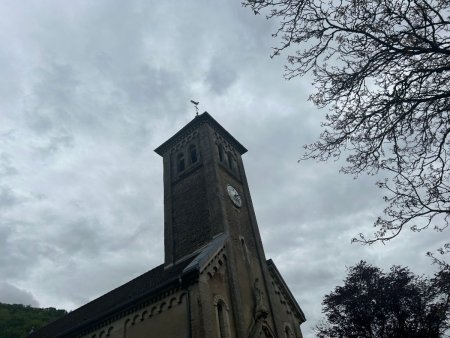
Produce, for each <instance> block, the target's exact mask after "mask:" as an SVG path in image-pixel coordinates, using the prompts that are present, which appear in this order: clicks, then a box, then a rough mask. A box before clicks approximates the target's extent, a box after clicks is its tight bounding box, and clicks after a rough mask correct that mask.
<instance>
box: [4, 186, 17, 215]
mask: <svg viewBox="0 0 450 338" xmlns="http://www.w3.org/2000/svg"><path fill="white" fill-rule="evenodd" d="M19 203H21V200H20V198H19V197H18V196H17V195H16V194H15V193H14V192H13V190H12V189H11V188H10V187H8V186H0V210H1V209H6V208H11V207H13V206H16V205H17V204H19Z"/></svg>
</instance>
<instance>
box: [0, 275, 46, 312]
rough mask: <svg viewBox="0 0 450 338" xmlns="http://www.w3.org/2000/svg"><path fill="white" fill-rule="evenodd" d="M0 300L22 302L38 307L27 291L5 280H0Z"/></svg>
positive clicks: (11, 302) (3, 301) (14, 302)
mask: <svg viewBox="0 0 450 338" xmlns="http://www.w3.org/2000/svg"><path fill="white" fill-rule="evenodd" d="M0 302H1V303H6V304H24V305H30V306H33V307H38V306H39V303H38V301H37V300H36V298H34V296H33V294H32V293H31V292H29V291H26V290H23V289H21V288H18V287H16V286H14V285H12V284H10V283H7V282H4V281H2V282H0Z"/></svg>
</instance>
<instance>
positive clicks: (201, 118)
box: [155, 111, 247, 156]
mask: <svg viewBox="0 0 450 338" xmlns="http://www.w3.org/2000/svg"><path fill="white" fill-rule="evenodd" d="M203 123H208V124H209V125H210V126H211V127H212V128H214V129H216V130H218V131H219V132H220V134H221V135H222V137H224V138H225V139H226V140H227V141H228V142H229V143H230V144H231V145H233V147H234V148H235V149H236V150H237V151H238V152H239V153H240V154H241V155H242V154H244V153H246V152H247V149H246V148H245V147H244V146H243V145H242V144H240V143H239V141H237V140H236V139H235V138H234V137H233V136H232V135H231V134H230V133H229V132H228V131H226V130H225V128H224V127H222V126H221V125H220V124H219V122H217V121H216V120H214V118H213V117H212V116H211V115H209V113H208V112H206V111H205V112H204V113H203V114H200V115H198V116H196V117H195V118H194V119H193V120H192V121H191V122H189V123H188V124H187V125H185V126H184V127H183V128H181V129H180V131H178V132H177V133H176V134H175V135H173V136H172V137H171V138H169V139H168V140H167V141H166V142H164V143H163V144H161V145H160V146H159V147H158V148H156V149H155V152H156V153H157V154H158V155H161V156H163V155H164V153H165V152H166V151H167V150H169V149H170V148H171V147H172V146H173V145H174V144H176V143H177V142H179V141H180V139H182V138H184V137H185V136H187V135H188V134H190V133H191V132H192V131H193V130H194V129H196V128H198V127H199V126H200V125H201V124H203Z"/></svg>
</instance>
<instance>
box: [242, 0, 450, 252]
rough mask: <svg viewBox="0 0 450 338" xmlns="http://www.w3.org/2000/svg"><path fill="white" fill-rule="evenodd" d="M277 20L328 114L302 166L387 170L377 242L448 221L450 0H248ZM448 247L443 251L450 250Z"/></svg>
mask: <svg viewBox="0 0 450 338" xmlns="http://www.w3.org/2000/svg"><path fill="white" fill-rule="evenodd" d="M244 5H245V6H250V7H251V8H252V9H253V11H254V12H255V13H256V14H259V13H265V14H266V15H267V17H268V18H269V19H274V20H278V21H277V22H279V26H278V30H277V31H276V32H275V33H274V37H278V38H279V40H280V45H279V46H278V47H276V48H275V49H274V53H273V56H275V55H279V54H280V53H281V52H286V53H287V54H288V57H287V60H288V62H287V65H286V73H285V76H286V78H288V79H292V78H294V77H298V76H302V75H305V74H306V73H308V72H310V71H311V72H312V73H313V75H314V84H315V86H316V92H315V93H314V94H313V95H311V100H312V101H313V102H314V103H315V104H316V105H317V106H318V107H321V108H322V107H328V108H329V109H330V113H329V115H327V117H326V120H325V122H324V123H323V131H322V133H321V135H320V137H319V139H318V141H316V142H315V143H313V144H310V145H307V146H305V148H306V152H305V154H304V156H303V158H302V159H315V160H319V161H326V160H328V159H330V158H338V157H340V156H341V155H344V154H345V156H346V161H347V162H346V163H347V164H346V165H345V166H344V167H343V168H342V171H343V172H344V173H348V174H352V175H355V176H358V175H359V174H361V173H369V174H377V173H379V172H387V173H389V174H388V175H386V176H387V177H389V178H388V179H386V180H382V181H380V182H378V185H379V187H380V188H382V189H384V190H385V191H386V196H385V201H386V202H387V207H386V209H385V210H384V215H383V216H382V217H379V218H378V220H377V221H376V223H375V225H376V227H377V231H376V233H375V234H374V236H371V237H370V238H366V237H364V235H362V234H361V235H360V237H359V238H355V239H354V240H355V241H363V242H365V243H373V242H374V241H386V240H389V239H392V238H393V237H395V236H397V235H398V234H399V233H400V232H401V231H402V229H403V228H405V227H410V228H411V229H412V230H414V231H420V230H423V229H425V228H434V229H435V230H437V231H442V230H444V229H445V228H446V227H448V225H449V221H450V218H449V217H450V181H449V179H450V173H449V170H450V168H449V165H450V162H449V160H450V157H449V156H450V154H449V150H450V149H449V145H450V138H449V133H450V0H328V1H326V0H247V2H246V3H244ZM449 249H450V247H449V244H447V246H444V247H443V248H441V250H442V251H449Z"/></svg>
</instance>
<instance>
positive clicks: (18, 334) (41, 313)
mask: <svg viewBox="0 0 450 338" xmlns="http://www.w3.org/2000/svg"><path fill="white" fill-rule="evenodd" d="M65 314H67V311H66V310H57V309H55V308H52V307H50V308H47V309H40V308H33V307H30V306H25V305H21V304H3V303H0V338H25V337H27V336H28V334H29V332H30V330H31V329H32V328H34V329H35V330H37V329H38V328H41V327H42V326H44V325H46V324H48V323H50V322H52V321H54V320H55V319H57V318H59V317H62V316H64V315H65Z"/></svg>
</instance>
